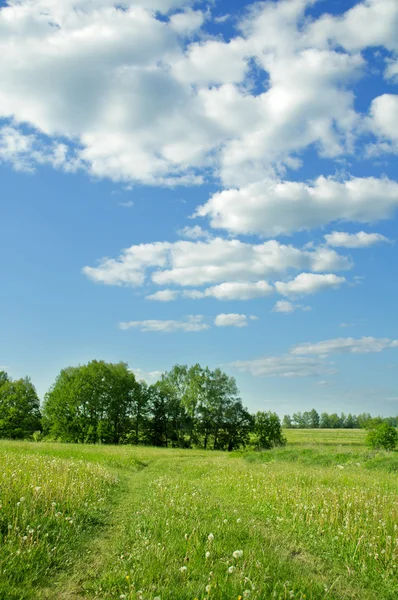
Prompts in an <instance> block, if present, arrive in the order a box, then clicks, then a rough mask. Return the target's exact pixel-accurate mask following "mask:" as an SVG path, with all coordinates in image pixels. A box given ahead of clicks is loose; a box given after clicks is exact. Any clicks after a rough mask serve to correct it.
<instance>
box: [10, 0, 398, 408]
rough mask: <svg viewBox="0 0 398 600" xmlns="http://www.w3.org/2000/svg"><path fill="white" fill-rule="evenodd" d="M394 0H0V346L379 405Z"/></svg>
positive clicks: (392, 352) (291, 402)
mask: <svg viewBox="0 0 398 600" xmlns="http://www.w3.org/2000/svg"><path fill="white" fill-rule="evenodd" d="M397 31H398V2H397V0H363V1H359V2H358V1H355V0H318V1H316V0H274V1H266V2H250V1H247V0H245V1H243V0H213V1H205V2H202V1H197V2H195V1H194V0H192V1H189V0H134V1H133V0H124V1H123V2H117V3H115V2H113V1H112V0H63V1H62V2H59V0H8V1H6V2H4V1H0V55H1V57H2V59H1V62H0V81H1V86H0V204H1V212H0V231H1V234H0V257H1V271H0V273H1V279H0V281H1V283H0V368H3V369H5V370H7V371H8V372H9V374H10V375H11V376H12V377H22V376H25V375H29V376H30V377H31V379H32V381H33V383H34V384H35V385H36V387H37V390H38V393H39V395H40V397H41V398H43V397H44V394H45V392H46V391H47V390H48V388H49V387H50V385H51V384H52V383H53V382H54V380H55V378H56V376H57V374H58V373H59V371H60V369H62V368H64V367H66V366H69V365H77V364H83V363H85V362H88V361H89V360H92V359H98V360H99V359H103V360H106V361H112V362H117V361H125V362H127V363H128V364H129V366H130V367H131V369H132V370H133V371H134V372H135V373H136V375H137V378H139V379H145V380H147V381H148V382H154V381H156V379H157V378H158V377H159V375H160V373H161V372H163V371H165V370H168V369H170V368H171V367H172V366H173V365H174V364H176V363H183V364H195V363H197V362H199V363H200V364H202V365H208V366H209V367H211V368H216V367H220V368H222V369H223V370H224V371H226V372H227V373H228V374H230V375H231V376H234V377H235V378H236V380H237V383H238V386H239V388H240V391H241V395H242V399H243V402H244V403H245V405H246V406H248V408H249V409H250V410H252V411H256V410H274V411H276V412H278V414H280V415H283V414H286V413H292V412H295V411H297V410H309V409H311V408H312V407H315V408H316V409H317V410H318V411H319V412H322V411H328V412H335V411H337V412H342V411H344V412H346V413H348V412H352V413H360V412H370V413H371V414H381V415H395V414H397V413H398V378H397V372H398V318H397V296H398V268H397V266H398V261H397V258H398V245H397V243H396V240H397V225H398V219H397V216H398V35H397Z"/></svg>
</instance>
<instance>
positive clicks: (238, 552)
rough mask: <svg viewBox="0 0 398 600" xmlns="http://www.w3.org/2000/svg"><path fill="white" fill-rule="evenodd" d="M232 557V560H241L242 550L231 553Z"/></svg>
mask: <svg viewBox="0 0 398 600" xmlns="http://www.w3.org/2000/svg"><path fill="white" fill-rule="evenodd" d="M232 556H233V557H234V558H241V557H242V556H243V550H235V552H232Z"/></svg>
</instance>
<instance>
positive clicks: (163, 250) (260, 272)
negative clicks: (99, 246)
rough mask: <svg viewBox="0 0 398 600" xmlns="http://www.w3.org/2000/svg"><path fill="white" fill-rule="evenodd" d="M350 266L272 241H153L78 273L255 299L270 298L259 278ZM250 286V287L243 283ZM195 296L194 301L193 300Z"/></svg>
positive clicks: (321, 251) (326, 253)
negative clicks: (212, 285) (207, 286)
mask: <svg viewBox="0 0 398 600" xmlns="http://www.w3.org/2000/svg"><path fill="white" fill-rule="evenodd" d="M351 267H352V263H351V261H350V260H349V259H348V258H346V257H344V256H341V255H339V254H337V253H336V252H335V251H334V250H331V249H328V248H323V247H320V248H315V249H299V248H295V247H294V246H292V245H285V244H280V243H279V242H277V241H275V240H270V241H267V242H264V243H263V244H247V243H244V242H241V241H239V240H225V239H222V238H214V239H210V240H206V241H195V242H192V241H182V240H181V241H178V242H175V243H169V242H156V243H153V244H140V245H135V246H131V247H130V248H127V249H126V250H123V252H122V253H121V255H120V256H119V257H118V258H116V259H111V258H104V259H102V260H101V261H100V263H99V265H98V266H96V267H89V266H86V267H84V269H83V272H84V273H85V274H86V275H87V276H88V277H89V278H90V279H92V280H93V281H96V282H100V283H104V284H107V285H135V286H140V285H143V284H144V282H145V280H146V278H147V277H148V275H149V276H150V278H151V280H152V282H154V283H155V284H157V285H171V284H172V285H177V286H183V287H184V286H198V285H199V286H202V285H205V284H211V283H219V282H221V283H220V285H218V286H217V287H216V288H212V289H210V290H207V291H206V292H204V293H205V295H209V296H210V295H214V296H216V297H217V296H222V295H227V296H231V297H233V295H234V292H235V293H236V294H238V297H239V296H240V297H244V296H247V297H248V298H250V297H256V296H262V295H265V294H267V293H270V291H271V289H270V286H269V284H267V282H266V281H264V280H259V277H261V276H267V277H270V276H277V275H280V274H283V273H286V272H289V271H292V270H296V271H297V270H302V269H309V270H311V271H315V272H317V273H321V272H324V271H328V270H341V269H350V268H351ZM248 282H250V285H249V284H248ZM198 297H199V296H198Z"/></svg>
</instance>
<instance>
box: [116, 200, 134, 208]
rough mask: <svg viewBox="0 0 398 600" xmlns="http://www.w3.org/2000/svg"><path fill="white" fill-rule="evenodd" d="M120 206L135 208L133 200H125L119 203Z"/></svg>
mask: <svg viewBox="0 0 398 600" xmlns="http://www.w3.org/2000/svg"><path fill="white" fill-rule="evenodd" d="M119 206H122V207H123V208H133V206H134V202H133V201H132V200H124V201H122V202H119Z"/></svg>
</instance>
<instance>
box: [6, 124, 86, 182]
mask: <svg viewBox="0 0 398 600" xmlns="http://www.w3.org/2000/svg"><path fill="white" fill-rule="evenodd" d="M0 162H8V163H10V164H11V165H12V166H13V168H14V169H15V171H24V172H26V173H33V172H34V171H35V168H36V166H37V165H50V166H52V167H54V168H62V169H63V170H65V171H74V170H76V169H77V168H78V167H79V165H78V161H74V160H73V159H72V158H70V157H68V148H67V146H65V145H64V144H61V143H57V142H54V143H51V142H49V143H45V142H43V141H42V140H40V138H39V137H38V136H37V135H34V134H23V133H21V132H20V131H19V130H18V129H17V128H16V127H13V126H8V125H7V126H4V127H0Z"/></svg>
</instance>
